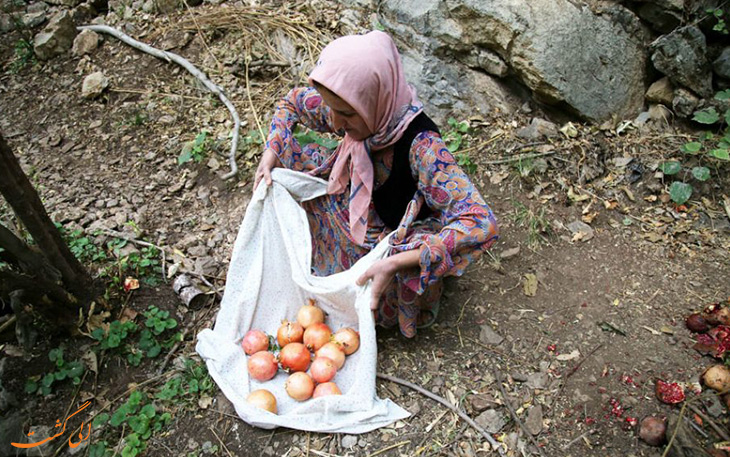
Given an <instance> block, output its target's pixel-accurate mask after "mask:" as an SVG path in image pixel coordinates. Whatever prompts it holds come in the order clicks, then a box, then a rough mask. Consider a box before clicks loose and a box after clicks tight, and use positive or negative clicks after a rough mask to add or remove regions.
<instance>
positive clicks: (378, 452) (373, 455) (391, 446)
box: [367, 440, 411, 457]
mask: <svg viewBox="0 0 730 457" xmlns="http://www.w3.org/2000/svg"><path fill="white" fill-rule="evenodd" d="M410 442H411V440H406V441H401V442H400V443H395V444H391V445H390V446H388V447H384V448H383V449H380V450H378V451H375V452H373V453H372V454H368V455H367V457H375V456H376V455H380V454H382V453H384V452H388V451H389V450H391V449H395V448H397V447H401V446H405V445H406V444H410Z"/></svg>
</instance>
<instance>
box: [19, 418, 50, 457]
mask: <svg viewBox="0 0 730 457" xmlns="http://www.w3.org/2000/svg"><path fill="white" fill-rule="evenodd" d="M51 431H53V432H54V433H53V434H55V430H52V429H51V427H49V426H47V425H35V426H31V427H30V431H29V432H28V433H31V432H32V433H33V440H32V442H34V443H35V442H38V441H43V440H44V439H45V438H48V437H50V436H51ZM24 438H25V439H27V440H28V441H31V440H30V439H28V437H24ZM53 444H54V443H53V442H52V441H49V442H46V443H44V444H41V445H40V446H35V447H32V448H28V450H27V451H26V452H27V454H26V455H27V456H28V457H44V456H48V455H53V448H54V446H53Z"/></svg>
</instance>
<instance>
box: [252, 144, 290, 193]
mask: <svg viewBox="0 0 730 457" xmlns="http://www.w3.org/2000/svg"><path fill="white" fill-rule="evenodd" d="M281 166H283V165H282V164H281V161H280V160H279V157H277V156H276V153H275V152H274V151H273V150H271V149H266V150H265V151H264V154H263V155H262V156H261V162H259V166H258V167H257V168H256V174H255V175H254V178H255V180H254V183H253V188H254V189H256V188H257V187H258V186H259V182H260V181H261V178H263V179H264V181H266V185H267V186H270V185H271V170H272V169H274V168H277V167H281Z"/></svg>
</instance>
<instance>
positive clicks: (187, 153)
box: [177, 130, 208, 165]
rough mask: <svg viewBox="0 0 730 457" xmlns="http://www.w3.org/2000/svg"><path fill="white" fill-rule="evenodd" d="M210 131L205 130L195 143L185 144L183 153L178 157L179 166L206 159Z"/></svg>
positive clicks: (196, 138)
mask: <svg viewBox="0 0 730 457" xmlns="http://www.w3.org/2000/svg"><path fill="white" fill-rule="evenodd" d="M207 143H208V131H207V130H203V131H202V132H200V133H198V135H197V136H196V137H195V139H194V140H193V141H189V142H187V143H185V145H184V146H183V148H182V152H181V153H180V155H179V156H178V157H177V164H178V165H182V164H184V163H188V162H190V161H191V160H194V161H196V162H201V161H202V160H203V157H205V150H206V148H207V146H208V144H207Z"/></svg>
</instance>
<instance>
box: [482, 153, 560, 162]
mask: <svg viewBox="0 0 730 457" xmlns="http://www.w3.org/2000/svg"><path fill="white" fill-rule="evenodd" d="M558 152H559V151H557V150H555V151H548V152H540V153H538V154H520V155H517V156H514V157H509V158H507V159H500V160H488V161H486V162H484V163H485V164H486V165H497V164H500V163H510V162H516V161H518V160H523V159H534V158H537V157H543V156H549V155H552V154H557V153H558Z"/></svg>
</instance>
